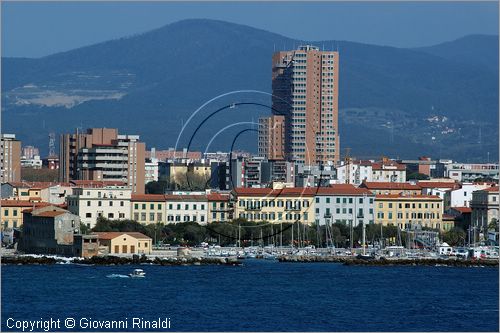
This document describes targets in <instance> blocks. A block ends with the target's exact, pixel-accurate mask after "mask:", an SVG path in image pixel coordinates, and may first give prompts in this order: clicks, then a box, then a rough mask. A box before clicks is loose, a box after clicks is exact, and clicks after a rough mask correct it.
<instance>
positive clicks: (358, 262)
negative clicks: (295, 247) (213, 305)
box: [278, 256, 499, 267]
mask: <svg viewBox="0 0 500 333" xmlns="http://www.w3.org/2000/svg"><path fill="white" fill-rule="evenodd" d="M278 260H279V261H280V262H297V263H340V264H343V265H346V266H447V267H498V263H499V261H498V260H493V259H489V260H462V259H460V260H459V259H441V258H438V259H358V258H352V257H334V256H325V257H322V256H281V257H279V258H278Z"/></svg>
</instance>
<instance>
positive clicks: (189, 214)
mask: <svg viewBox="0 0 500 333" xmlns="http://www.w3.org/2000/svg"><path fill="white" fill-rule="evenodd" d="M165 203H166V205H165V208H166V214H165V215H166V217H167V223H179V222H197V223H200V224H205V223H207V212H208V199H207V196H206V194H205V193H203V194H202V193H196V192H193V193H182V194H177V193H174V194H166V195H165Z"/></svg>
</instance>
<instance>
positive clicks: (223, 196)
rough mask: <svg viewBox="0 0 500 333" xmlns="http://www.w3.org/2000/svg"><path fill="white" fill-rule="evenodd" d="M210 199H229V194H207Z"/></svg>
mask: <svg viewBox="0 0 500 333" xmlns="http://www.w3.org/2000/svg"><path fill="white" fill-rule="evenodd" d="M207 199H208V201H228V200H229V194H222V193H210V194H208V195H207Z"/></svg>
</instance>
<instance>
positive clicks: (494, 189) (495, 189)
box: [483, 186, 498, 192]
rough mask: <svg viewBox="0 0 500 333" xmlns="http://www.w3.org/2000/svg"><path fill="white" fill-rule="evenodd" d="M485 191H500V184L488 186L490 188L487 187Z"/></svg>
mask: <svg viewBox="0 0 500 333" xmlns="http://www.w3.org/2000/svg"><path fill="white" fill-rule="evenodd" d="M483 191H486V192H498V186H492V187H488V188H485V189H484V190H483Z"/></svg>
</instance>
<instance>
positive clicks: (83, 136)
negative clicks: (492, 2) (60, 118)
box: [59, 128, 145, 193]
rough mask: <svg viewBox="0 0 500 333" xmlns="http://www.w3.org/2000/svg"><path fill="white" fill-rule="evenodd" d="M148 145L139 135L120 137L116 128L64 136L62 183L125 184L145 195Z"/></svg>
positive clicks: (90, 130)
mask: <svg viewBox="0 0 500 333" xmlns="http://www.w3.org/2000/svg"><path fill="white" fill-rule="evenodd" d="M144 155H145V144H144V143H143V142H140V141H139V136H138V135H120V134H118V130H117V129H113V128H91V129H88V130H87V131H86V132H85V133H79V132H78V131H77V132H76V133H75V134H63V135H61V139H60V151H59V163H60V167H59V180H61V181H64V182H68V181H70V180H75V179H77V180H94V181H122V182H125V183H127V184H128V186H130V187H131V188H132V191H133V192H134V193H144V177H145V176H144V173H145V156H144Z"/></svg>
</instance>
